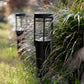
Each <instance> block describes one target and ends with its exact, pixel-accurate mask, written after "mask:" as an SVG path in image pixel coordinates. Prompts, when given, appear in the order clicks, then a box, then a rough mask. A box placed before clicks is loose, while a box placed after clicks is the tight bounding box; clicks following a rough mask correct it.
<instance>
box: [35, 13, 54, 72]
mask: <svg viewBox="0 0 84 84" xmlns="http://www.w3.org/2000/svg"><path fill="white" fill-rule="evenodd" d="M52 21H53V14H52V13H47V12H40V13H35V14H34V44H35V47H36V64H37V69H38V73H39V70H40V69H41V68H42V64H43V62H44V61H45V59H46V58H47V56H48V55H49V53H50V50H51V41H52V30H53V22H52Z"/></svg>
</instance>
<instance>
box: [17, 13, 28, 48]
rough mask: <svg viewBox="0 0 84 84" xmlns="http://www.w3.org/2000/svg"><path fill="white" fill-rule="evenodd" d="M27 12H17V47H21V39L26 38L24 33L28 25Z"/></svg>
mask: <svg viewBox="0 0 84 84" xmlns="http://www.w3.org/2000/svg"><path fill="white" fill-rule="evenodd" d="M26 16H27V15H26V14H25V13H16V35H17V48H18V49H19V48H20V46H19V43H20V42H21V40H23V39H24V37H23V36H21V35H23V33H24V30H25V27H26V26H27V24H26V23H27V19H26ZM20 36H21V37H20Z"/></svg>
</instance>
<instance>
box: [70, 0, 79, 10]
mask: <svg viewBox="0 0 84 84" xmlns="http://www.w3.org/2000/svg"><path fill="white" fill-rule="evenodd" d="M77 1H78V0H75V1H74V2H73V4H72V6H71V9H73V8H74V5H75V4H76V3H77Z"/></svg>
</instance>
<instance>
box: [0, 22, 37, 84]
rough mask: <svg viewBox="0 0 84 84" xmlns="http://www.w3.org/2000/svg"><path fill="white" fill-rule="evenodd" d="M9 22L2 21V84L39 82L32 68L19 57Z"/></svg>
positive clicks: (0, 83)
mask: <svg viewBox="0 0 84 84" xmlns="http://www.w3.org/2000/svg"><path fill="white" fill-rule="evenodd" d="M6 25H8V24H4V23H0V84H39V83H38V81H37V78H36V76H35V75H32V73H31V68H30V67H28V68H27V67H25V64H24V63H23V62H22V61H21V60H19V59H18V55H17V48H16V42H15V41H14V40H13V39H14V38H13V39H12V38H11V39H9V38H10V37H12V36H13V35H12V34H11V32H10V28H8V27H9V26H6Z"/></svg>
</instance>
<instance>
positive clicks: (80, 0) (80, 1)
mask: <svg viewBox="0 0 84 84" xmlns="http://www.w3.org/2000/svg"><path fill="white" fill-rule="evenodd" d="M81 3H82V0H79V5H78V9H77V10H78V11H80V7H81Z"/></svg>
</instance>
